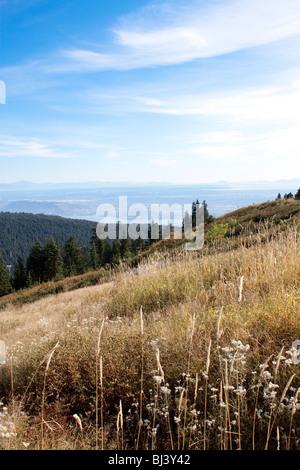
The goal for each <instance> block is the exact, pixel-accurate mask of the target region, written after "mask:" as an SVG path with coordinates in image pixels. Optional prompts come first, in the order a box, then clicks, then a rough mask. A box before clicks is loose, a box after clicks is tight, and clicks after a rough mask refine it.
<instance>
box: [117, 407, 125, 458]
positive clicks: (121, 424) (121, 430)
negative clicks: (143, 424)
mask: <svg viewBox="0 0 300 470" xmlns="http://www.w3.org/2000/svg"><path fill="white" fill-rule="evenodd" d="M120 433H121V445H120V444H119V441H120ZM117 443H118V448H119V450H124V420H123V408H122V400H120V406H119V412H118V416H117Z"/></svg>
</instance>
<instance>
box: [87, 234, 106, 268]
mask: <svg viewBox="0 0 300 470" xmlns="http://www.w3.org/2000/svg"><path fill="white" fill-rule="evenodd" d="M90 245H91V246H90V260H91V267H92V269H93V270H96V269H99V268H100V267H101V266H103V264H104V244H103V240H101V239H100V238H99V237H97V234H96V229H93V235H92V237H91V241H90Z"/></svg>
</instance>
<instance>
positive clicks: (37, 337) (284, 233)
mask: <svg viewBox="0 0 300 470" xmlns="http://www.w3.org/2000/svg"><path fill="white" fill-rule="evenodd" d="M222 243H223V245H222ZM230 243H232V247H234V249H231V250H230ZM298 260H299V231H298V227H297V225H296V223H294V224H287V225H286V226H285V227H284V228H283V227H282V225H280V224H279V225H276V226H275V225H274V226H266V225H263V224H262V225H261V227H260V230H259V231H258V232H257V233H255V234H252V235H250V234H247V237H246V238H245V237H244V236H241V237H240V238H238V239H237V238H235V239H234V240H231V241H230V240H219V241H218V244H217V245H216V246H215V247H213V248H212V249H211V248H210V250H209V252H208V251H207V250H206V251H205V250H204V252H203V253H199V252H189V253H187V252H185V251H184V250H183V249H179V251H178V253H177V254H176V256H175V255H172V256H167V255H166V254H160V255H158V256H156V257H155V256H152V257H151V259H149V260H148V261H145V262H144V264H142V265H140V267H139V270H138V272H137V271H136V270H135V271H132V272H131V273H130V272H128V273H124V274H123V275H121V276H119V278H118V280H117V281H114V282H112V283H110V284H107V285H103V286H94V287H89V288H85V289H81V290H78V291H76V292H75V291H74V292H68V293H62V294H58V295H56V296H51V297H48V298H44V299H41V300H38V301H36V302H35V303H32V304H26V305H23V306H20V307H13V306H7V307H6V309H4V310H3V311H2V313H1V315H2V321H1V339H3V340H4V341H5V343H6V345H7V346H8V353H9V356H11V357H12V361H11V364H12V367H9V364H8V365H7V366H2V370H1V374H2V377H1V379H0V380H1V382H0V383H1V389H0V397H3V398H2V401H3V403H4V405H3V406H2V408H3V409H2V410H0V445H1V447H2V448H3V449H5V448H17V449H24V448H28V449H40V448H43V449H95V448H104V449H118V448H119V449H120V448H123V449H137V448H139V449H175V450H176V449H222V450H223V449H224V450H226V449H264V448H268V449H275V448H278V447H279V448H281V449H299V440H300V435H299V429H300V418H299V408H300V403H299V401H298V399H299V386H300V374H299V364H295V363H294V362H293V360H292V358H293V357H295V356H294V354H295V352H294V351H293V349H292V344H293V342H294V341H295V340H298V339H300V309H299V274H300V272H299V261H298ZM58 342H59V347H57V348H56V349H55V350H53V348H54V347H55V345H56V344H57V343H58ZM53 351H55V352H53ZM49 358H51V362H50V361H49ZM12 384H13V388H12ZM12 390H13V393H12ZM41 416H42V428H41ZM1 426H2V428H3V429H4V430H2V428H1ZM5 428H6V431H5ZM41 430H42V433H43V434H42V439H41Z"/></svg>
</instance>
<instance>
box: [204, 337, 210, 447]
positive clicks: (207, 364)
mask: <svg viewBox="0 0 300 470" xmlns="http://www.w3.org/2000/svg"><path fill="white" fill-rule="evenodd" d="M210 353H211V339H210V340H209V345H208V351H207V358H206V369H205V394H204V423H203V426H204V430H203V450H206V417H207V387H208V377H209V367H210Z"/></svg>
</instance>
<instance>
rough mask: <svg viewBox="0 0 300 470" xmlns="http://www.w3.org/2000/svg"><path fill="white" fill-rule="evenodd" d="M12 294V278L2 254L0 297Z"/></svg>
mask: <svg viewBox="0 0 300 470" xmlns="http://www.w3.org/2000/svg"><path fill="white" fill-rule="evenodd" d="M10 292H11V283H10V276H9V272H8V269H7V266H6V263H5V261H4V259H3V256H2V253H0V297H1V296H3V295H6V294H9V293H10Z"/></svg>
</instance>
